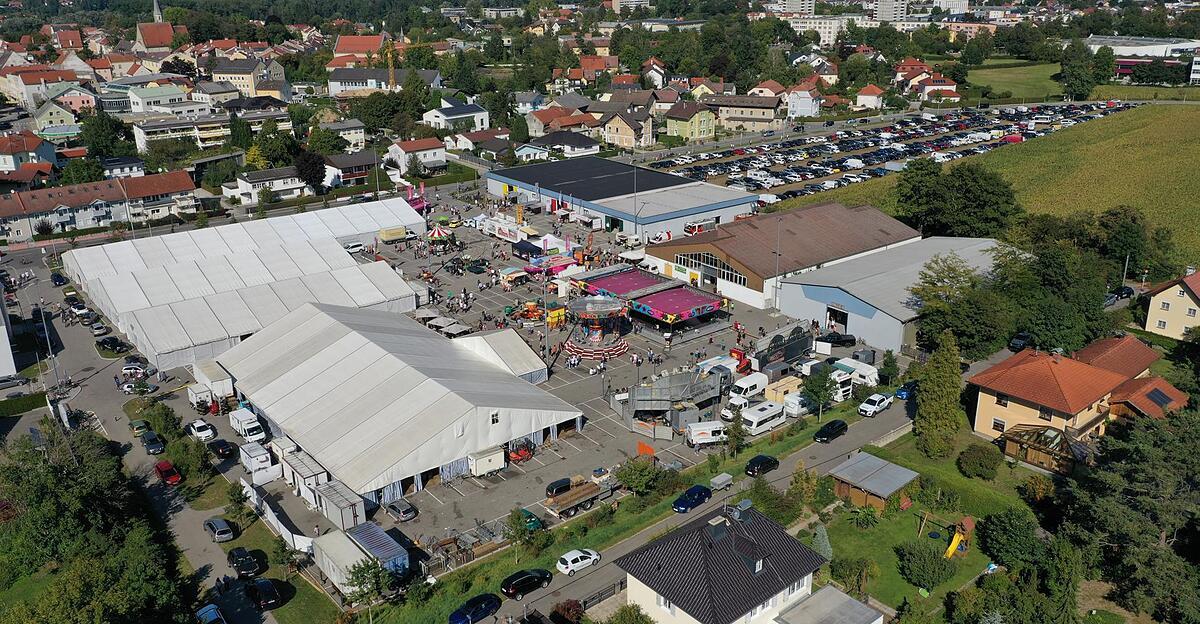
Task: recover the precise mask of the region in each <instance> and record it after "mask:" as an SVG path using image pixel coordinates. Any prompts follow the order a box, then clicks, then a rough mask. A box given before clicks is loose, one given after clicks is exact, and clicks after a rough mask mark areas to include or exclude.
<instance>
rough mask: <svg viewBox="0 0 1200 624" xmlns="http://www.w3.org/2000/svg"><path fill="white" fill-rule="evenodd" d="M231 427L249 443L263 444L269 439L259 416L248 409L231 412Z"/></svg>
mask: <svg viewBox="0 0 1200 624" xmlns="http://www.w3.org/2000/svg"><path fill="white" fill-rule="evenodd" d="M229 426H230V427H233V430H234V431H236V432H237V434H238V435H240V436H242V438H243V439H244V440H246V441H247V442H262V441H263V440H266V439H267V431H266V429H263V426H262V423H260V422H259V421H258V416H255V415H254V412H251V411H250V410H248V409H246V408H241V409H236V410H234V411H232V412H229Z"/></svg>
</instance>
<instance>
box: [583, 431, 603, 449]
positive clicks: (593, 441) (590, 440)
mask: <svg viewBox="0 0 1200 624" xmlns="http://www.w3.org/2000/svg"><path fill="white" fill-rule="evenodd" d="M579 435H581V436H583V437H584V438H587V441H588V442H591V443H592V444H595V445H596V446H600V443H599V442H597V441H595V440H593V439H592V436H589V435H588V434H586V433H584V432H583V431H580V432H579Z"/></svg>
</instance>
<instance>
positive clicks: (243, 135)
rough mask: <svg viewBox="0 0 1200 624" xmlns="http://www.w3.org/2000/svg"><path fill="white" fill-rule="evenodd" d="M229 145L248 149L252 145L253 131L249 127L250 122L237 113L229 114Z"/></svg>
mask: <svg viewBox="0 0 1200 624" xmlns="http://www.w3.org/2000/svg"><path fill="white" fill-rule="evenodd" d="M228 142H229V145H230V146H232V147H237V148H240V149H244V150H248V149H250V146H252V145H254V132H253V131H252V130H251V129H250V122H248V121H245V120H244V119H242V118H240V117H238V116H237V113H230V114H229V139H228Z"/></svg>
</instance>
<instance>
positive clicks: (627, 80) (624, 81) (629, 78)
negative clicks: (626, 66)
mask: <svg viewBox="0 0 1200 624" xmlns="http://www.w3.org/2000/svg"><path fill="white" fill-rule="evenodd" d="M612 84H615V85H635V84H639V82H638V75H637V74H617V75H616V76H613V79H612Z"/></svg>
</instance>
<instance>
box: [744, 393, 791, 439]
mask: <svg viewBox="0 0 1200 624" xmlns="http://www.w3.org/2000/svg"><path fill="white" fill-rule="evenodd" d="M785 422H787V417H786V416H784V415H783V406H782V405H780V404H779V403H776V402H774V401H763V402H762V403H758V404H755V405H754V406H753V407H750V408H749V409H744V410H742V424H743V425H745V427H746V433H748V434H750V435H759V434H763V433H766V432H768V431H770V430H772V429H774V428H776V427H778V426H780V425H782V424H783V423H785Z"/></svg>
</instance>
